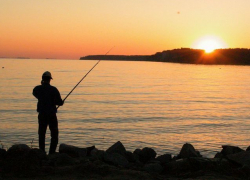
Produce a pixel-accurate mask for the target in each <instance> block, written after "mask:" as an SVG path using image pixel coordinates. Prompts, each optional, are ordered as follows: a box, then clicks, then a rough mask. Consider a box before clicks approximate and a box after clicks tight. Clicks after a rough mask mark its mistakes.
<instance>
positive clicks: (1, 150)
mask: <svg viewBox="0 0 250 180" xmlns="http://www.w3.org/2000/svg"><path fill="white" fill-rule="evenodd" d="M5 154H6V150H5V149H0V160H1V159H3V158H4V156H5Z"/></svg>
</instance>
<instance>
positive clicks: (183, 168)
mask: <svg viewBox="0 0 250 180" xmlns="http://www.w3.org/2000/svg"><path fill="white" fill-rule="evenodd" d="M190 169H191V165H190V163H189V161H188V159H179V160H175V161H171V162H170V163H167V164H166V165H165V167H164V171H165V173H166V174H172V175H181V174H183V173H186V172H188V171H190Z"/></svg>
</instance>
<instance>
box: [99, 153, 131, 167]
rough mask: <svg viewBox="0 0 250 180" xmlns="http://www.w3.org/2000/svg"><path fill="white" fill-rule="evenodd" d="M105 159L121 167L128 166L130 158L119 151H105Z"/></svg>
mask: <svg viewBox="0 0 250 180" xmlns="http://www.w3.org/2000/svg"><path fill="white" fill-rule="evenodd" d="M103 159H104V161H105V162H107V163H109V164H113V165H116V166H121V167H128V165H129V162H128V160H127V159H126V158H125V157H123V156H122V155H121V154H119V153H112V154H110V153H105V154H104V157H103Z"/></svg>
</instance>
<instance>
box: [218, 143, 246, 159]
mask: <svg viewBox="0 0 250 180" xmlns="http://www.w3.org/2000/svg"><path fill="white" fill-rule="evenodd" d="M242 151H244V150H243V149H241V148H239V147H237V146H228V145H223V146H222V150H221V154H223V155H224V156H227V155H229V154H235V153H239V152H242Z"/></svg>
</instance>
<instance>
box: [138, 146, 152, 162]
mask: <svg viewBox="0 0 250 180" xmlns="http://www.w3.org/2000/svg"><path fill="white" fill-rule="evenodd" d="M138 155H139V160H140V161H141V162H142V163H146V162H148V161H149V160H151V159H154V158H155V157H156V152H155V150H153V149H152V148H148V147H145V148H143V149H142V150H141V151H138Z"/></svg>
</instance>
